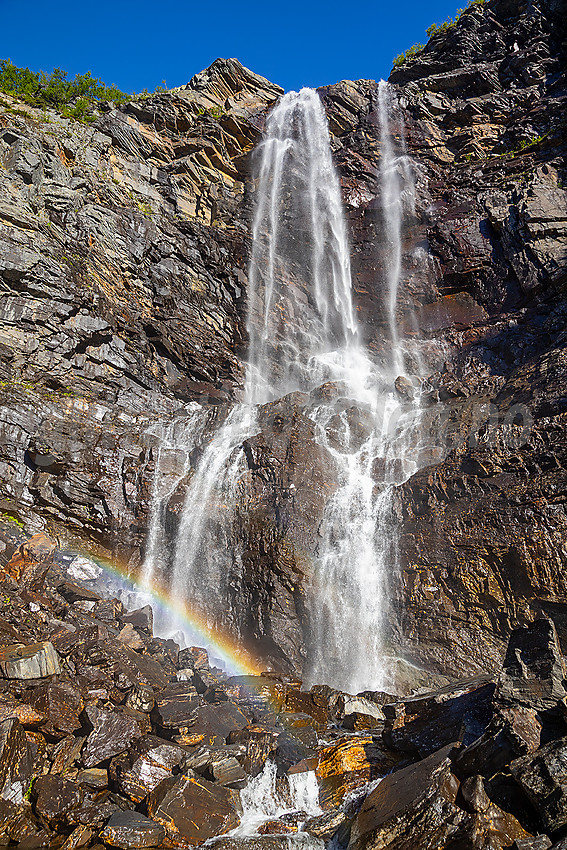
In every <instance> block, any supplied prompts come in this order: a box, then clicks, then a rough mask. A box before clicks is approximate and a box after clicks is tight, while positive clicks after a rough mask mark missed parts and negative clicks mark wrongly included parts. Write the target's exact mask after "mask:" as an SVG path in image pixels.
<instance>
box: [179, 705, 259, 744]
mask: <svg viewBox="0 0 567 850" xmlns="http://www.w3.org/2000/svg"><path fill="white" fill-rule="evenodd" d="M186 725H187V726H189V727H190V733H191V734H193V735H203V736H204V740H205V741H209V742H213V741H215V740H216V741H217V742H219V743H220V742H221V741H222V742H224V741H226V739H227V738H228V737H229V735H230V734H231V732H235V731H238V730H239V729H244V728H245V727H246V726H248V718H247V717H246V716H245V715H244V714H243V713H242V712H241V711H240V709H239V708H238V706H236V705H234V703H232V702H222V703H220V704H219V705H202V706H199V708H196V709H195V710H194V711H193V712H192V714H191V716H190V722H188V723H187V724H186Z"/></svg>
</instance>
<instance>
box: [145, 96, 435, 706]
mask: <svg viewBox="0 0 567 850" xmlns="http://www.w3.org/2000/svg"><path fill="white" fill-rule="evenodd" d="M394 106H395V104H394V102H393V100H392V95H391V93H390V91H389V89H388V86H387V84H386V83H380V87H379V94H378V113H379V119H380V141H381V164H380V171H379V179H380V184H381V197H382V208H383V216H382V217H383V234H384V239H385V242H386V252H385V253H386V269H385V275H386V280H385V286H384V291H385V295H384V303H383V308H384V317H385V322H384V323H385V325H386V327H387V329H388V331H389V336H390V340H389V356H388V357H387V358H385V361H384V362H382V364H381V365H380V367H378V366H377V365H376V364H374V363H373V362H372V361H371V360H370V358H369V356H368V354H367V352H366V350H365V348H364V345H363V343H362V340H361V333H360V330H359V328H358V325H357V321H356V314H355V310H354V307H353V303H352V294H351V291H352V284H351V272H350V254H349V245H348V239H347V230H346V224H345V219H344V214H343V208H342V200H341V192H340V185H339V181H338V177H337V175H336V172H335V169H334V165H333V161H332V155H331V147H330V139H329V132H328V128H327V122H326V117H325V113H324V110H323V107H322V104H321V101H320V99H319V96H318V95H317V93H316V92H315V91H313V90H311V89H302V90H301V91H300V92H299V93H297V92H290V93H288V94H286V95H284V96H283V97H282V98H281V99H280V101H279V102H278V104H277V105H276V106H275V107H274V109H273V110H272V112H271V113H270V116H269V118H268V120H267V124H266V132H265V137H264V140H263V141H262V143H261V144H260V146H259V149H258V151H257V157H259V169H258V178H257V183H256V201H255V210H256V212H255V217H254V222H253V249H252V257H251V262H250V270H249V289H248V299H249V317H248V331H249V338H250V351H249V362H248V367H247V373H246V386H245V401H244V403H243V404H239V405H235V407H234V408H233V409H232V411H231V412H230V413H229V415H228V417H227V419H226V420H225V422H224V424H223V425H221V427H220V428H219V429H218V430H217V432H216V435H215V436H214V437H213V439H212V440H211V441H210V442H209V444H208V445H207V446H206V447H205V449H204V452H203V455H202V458H201V461H200V463H199V465H198V468H197V469H196V470H195V471H194V473H193V477H192V479H191V483H190V485H189V488H188V493H187V497H186V501H185V505H184V508H183V513H182V518H181V523H180V528H179V532H178V538H177V544H176V549H175V555H174V561H173V569H172V578H171V590H172V593H173V595H174V596H177V597H179V598H184V599H186V600H188V602H189V603H190V604H192V605H196V606H197V607H198V608H199V609H200V610H201V613H203V614H205V615H206V616H207V617H208V619H209V624H210V625H211V626H213V627H214V626H215V625H216V626H218V625H219V623H223V622H224V621H223V617H225V616H226V612H224V613H223V605H224V602H223V600H224V593H223V590H224V585H225V581H226V564H227V560H226V559H227V557H229V556H227V547H228V545H229V541H230V530H231V525H232V520H233V516H234V507H235V500H236V488H237V483H238V479H239V477H240V476H241V475H242V473H243V471H244V469H245V460H244V456H243V452H242V450H241V445H242V442H243V440H244V439H245V438H246V437H249V436H251V435H253V434H254V433H255V430H254V429H255V425H256V409H257V407H258V406H259V405H261V404H264V403H266V402H268V401H271V400H274V399H277V398H280V397H282V396H283V395H285V394H287V393H289V392H292V391H296V390H300V391H304V392H305V391H307V392H308V391H310V390H312V389H314V388H316V387H318V386H320V385H321V384H323V383H325V382H329V381H331V382H335V383H336V385H337V387H338V385H339V383H340V390H339V389H337V392H336V393H335V397H334V398H332V400H331V401H321V402H320V403H319V406H318V407H316V408H315V409H313V410H312V411H311V413H310V414H309V415H310V416H311V417H312V418H313V420H314V421H315V423H316V424H317V433H318V440H319V442H320V443H321V444H322V445H324V446H325V447H326V448H327V450H328V451H329V452H330V453H331V455H332V456H333V458H334V460H335V463H336V467H337V475H338V479H339V487H338V489H337V491H336V492H335V494H334V495H333V497H332V498H331V499H330V501H329V503H328V506H327V509H326V513H325V516H324V522H323V525H322V529H321V536H322V541H321V551H320V556H319V558H318V559H317V563H316V564H315V565H314V579H313V586H312V588H311V606H310V607H311V622H312V633H311V636H310V640H309V651H310V669H309V670H308V671H307V678H308V679H309V681H310V682H316V681H318V682H326V683H328V684H331V685H333V686H334V687H337V688H342V689H344V690H348V691H351V692H356V691H358V690H362V689H370V688H373V689H378V688H385V687H387V685H388V681H387V677H388V664H387V660H386V658H385V649H384V632H385V621H386V618H387V612H388V606H387V583H388V576H389V574H390V573H391V571H392V569H393V567H394V566H395V557H396V552H395V550H396V545H395V542H396V528H395V523H394V522H393V518H392V498H391V496H392V487H393V485H394V484H396V483H399V482H400V481H403V480H405V479H406V478H407V477H408V476H409V475H410V474H411V473H412V472H413V471H414V470H415V469H416V461H415V457H416V445H415V443H416V439H417V436H418V427H417V426H418V421H419V403H418V401H415V400H414V401H412V400H411V398H410V400H408V401H405V402H401V401H400V399H399V396H398V395H397V394H396V393H395V392H394V382H395V380H396V378H397V377H398V376H400V375H402V376H404V377H406V378H407V377H409V376H408V375H407V373H406V368H405V365H404V364H405V362H406V359H407V358H406V357H405V353H406V349H405V343H404V342H403V340H402V339H401V335H400V332H399V330H398V321H397V306H398V292H399V285H400V282H401V281H402V279H403V276H404V269H403V262H402V258H403V250H402V233H403V225H404V220H405V218H406V217H408V216H411V215H413V206H414V201H415V192H414V183H413V179H412V176H411V166H410V164H409V160H408V158H407V154H406V152H405V148H404V145H403V137H402V136H401V134H400V133H399V132H398V133H397V134H396V135H397V139H395V138H394V131H393V129H392V118H391V116H392V114H393V110H394ZM409 359H410V360H412V361H413V362H414V363H415V362H416V358H415V356H414V357H412V358H409ZM331 395H332V393H331ZM410 396H411V393H410ZM415 398H417V394H416V395H415V396H414V399H415ZM158 501H159V500H158ZM155 510H156V511H157V510H161V508H160V507H159V505H156V507H155ZM152 522H153V520H152ZM152 527H153V526H152ZM156 535H157V531H155V532H154V531H152V529H150V539H149V544H148V545H149V548H150V550H151V548H152V546H153V545H155V544H154V543H152V540H154V541H155V540H157V536H156ZM150 561H151V563H153V564H154V565H155V563H157V561H156V558H155V556H154V557H153V558H152V559H147V564H150ZM150 572H151V570H150ZM146 577H147V578H151V575H150V574H148V575H147V576H146Z"/></svg>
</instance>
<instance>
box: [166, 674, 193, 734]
mask: <svg viewBox="0 0 567 850" xmlns="http://www.w3.org/2000/svg"><path fill="white" fill-rule="evenodd" d="M200 702H201V700H200V699H199V696H198V694H197V691H196V690H195V688H194V687H193V685H192V684H190V683H189V682H178V683H175V684H170V685H168V686H167V687H166V688H165V690H163V691H162V692H161V693H160V694H159V695H158V697H157V698H156V704H155V718H156V722H157V723H158V724H159V725H160V726H163V728H164V729H180V728H181V727H182V726H190V725H191V723H192V720H193V719H194V717H195V711H196V709H197V708H198V707H199V705H200Z"/></svg>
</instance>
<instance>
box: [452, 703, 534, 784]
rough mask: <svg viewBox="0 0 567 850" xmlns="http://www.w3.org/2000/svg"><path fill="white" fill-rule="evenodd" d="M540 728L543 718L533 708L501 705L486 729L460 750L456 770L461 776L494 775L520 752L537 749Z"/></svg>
mask: <svg viewBox="0 0 567 850" xmlns="http://www.w3.org/2000/svg"><path fill="white" fill-rule="evenodd" d="M541 728H542V727H541V721H540V720H539V718H538V716H537V713H536V712H535V711H534V709H532V708H527V707H525V706H523V705H512V706H510V707H509V708H498V709H497V710H496V711H495V714H494V717H493V718H492V720H491V721H490V723H489V725H488V727H487V729H486V731H485V732H484V733H483V734H482V735H481V736H480V737H479V738H477V740H476V741H474V742H473V743H472V744H471V745H470V746H468V747H465V748H464V749H462V750H460V752H459V753H458V754H457V756H456V758H455V770H456V772H457V774H458V775H459V776H461V777H464V776H472V775H474V774H483V775H485V776H492V775H493V774H495V773H497V772H498V771H499V770H502V768H504V767H506V766H507V765H509V764H510V762H511V761H512V760H513V759H515V758H518V756H522V755H525V754H526V753H531V752H534V751H535V750H537V748H538V747H539V744H540V738H541Z"/></svg>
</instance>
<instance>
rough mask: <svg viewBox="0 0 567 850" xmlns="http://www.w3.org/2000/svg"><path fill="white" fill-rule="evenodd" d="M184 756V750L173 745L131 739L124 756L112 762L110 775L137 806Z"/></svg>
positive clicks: (158, 740) (151, 738) (150, 739)
mask: <svg viewBox="0 0 567 850" xmlns="http://www.w3.org/2000/svg"><path fill="white" fill-rule="evenodd" d="M185 755H186V752H185V750H184V749H183V748H182V747H180V746H178V745H177V744H174V743H171V742H170V741H165V740H163V739H162V738H157V737H156V736H155V735H145V736H144V737H143V738H139V739H137V740H135V741H134V743H133V744H132V746H131V747H130V748H129V750H128V752H127V753H125V754H123V755H120V756H118V757H117V758H114V759H113V760H112V762H111V768H110V774H111V776H112V778H113V781H114V782H115V783H116V784H117V785H118V786H119V787H120V789H121V790H122V792H123V793H124V794H126V795H127V796H128V797H130V799H131V800H133V801H134V802H135V803H140V802H141V801H142V800H144V799H145V798H146V797H147V795H148V794H149V793H150V792H151V791H153V790H154V788H156V787H157V786H158V785H159V783H160V782H162V780H164V779H166V778H167V777H169V776H171V775H172V772H173V770H174V768H177V767H178V766H179V765H180V764H181V761H182V760H183V758H184V756H185Z"/></svg>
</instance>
